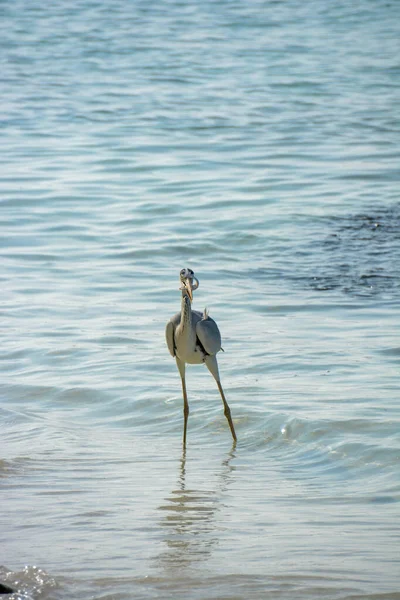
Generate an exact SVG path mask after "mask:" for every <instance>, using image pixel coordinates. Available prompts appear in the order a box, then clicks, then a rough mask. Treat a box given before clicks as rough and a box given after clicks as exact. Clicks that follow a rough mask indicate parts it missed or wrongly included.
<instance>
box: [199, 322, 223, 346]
mask: <svg viewBox="0 0 400 600" xmlns="http://www.w3.org/2000/svg"><path fill="white" fill-rule="evenodd" d="M196 335H197V337H198V338H199V340H200V343H201V345H202V346H203V348H204V350H205V351H206V352H207V354H217V352H219V351H220V350H221V334H220V332H219V329H218V325H217V324H216V322H215V321H214V319H212V318H211V317H208V316H207V317H206V318H202V319H200V320H199V321H198V322H197V324H196Z"/></svg>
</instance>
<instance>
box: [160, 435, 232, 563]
mask: <svg viewBox="0 0 400 600" xmlns="http://www.w3.org/2000/svg"><path fill="white" fill-rule="evenodd" d="M234 457H235V445H234V446H233V447H232V450H231V451H230V453H229V455H228V457H227V458H226V459H225V460H224V461H223V462H222V463H221V462H218V463H217V465H216V466H215V467H212V466H210V464H209V463H208V464H207V465H206V467H204V463H202V462H200V461H199V459H198V458H197V459H196V462H195V463H193V464H190V467H191V469H190V471H191V474H190V475H192V477H190V475H189V474H188V473H187V471H188V470H189V469H188V467H187V460H186V451H185V449H184V450H183V453H182V457H181V459H180V461H179V477H178V481H177V487H176V489H174V490H172V492H171V493H170V494H169V496H168V497H167V498H166V502H165V504H163V505H161V506H160V507H159V510H160V511H161V512H162V515H163V516H162V519H161V522H160V524H161V527H162V529H163V530H164V533H165V544H166V549H165V551H164V552H162V553H161V554H160V555H159V556H158V560H159V562H160V563H161V564H162V566H163V567H164V568H168V569H174V568H178V569H182V568H183V567H185V566H189V565H190V564H192V563H198V562H199V561H202V560H205V559H207V558H208V557H209V556H210V554H211V553H212V551H213V548H214V547H215V546H216V545H217V544H218V540H219V538H220V536H221V532H222V531H223V530H224V528H225V527H224V511H225V509H226V504H224V502H223V499H224V494H225V492H226V490H227V488H228V486H229V483H230V481H231V479H232V477H231V475H232V473H233V471H234V469H235V467H234V466H232V465H231V462H232V460H233V459H234ZM189 478H190V479H193V480H194V481H195V482H196V487H189V486H188V485H187V479H189ZM201 483H205V485H206V487H205V488H204V487H203V486H201V488H200V485H199V484H201ZM210 484H212V485H210Z"/></svg>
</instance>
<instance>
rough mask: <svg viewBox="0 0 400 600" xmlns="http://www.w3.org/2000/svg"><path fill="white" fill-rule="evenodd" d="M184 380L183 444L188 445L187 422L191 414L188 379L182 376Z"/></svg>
mask: <svg viewBox="0 0 400 600" xmlns="http://www.w3.org/2000/svg"><path fill="white" fill-rule="evenodd" d="M181 380H182V392H183V418H184V422H183V446H184V447H185V446H186V431H187V422H188V416H189V402H188V399H187V393H186V381H185V377H182V378H181Z"/></svg>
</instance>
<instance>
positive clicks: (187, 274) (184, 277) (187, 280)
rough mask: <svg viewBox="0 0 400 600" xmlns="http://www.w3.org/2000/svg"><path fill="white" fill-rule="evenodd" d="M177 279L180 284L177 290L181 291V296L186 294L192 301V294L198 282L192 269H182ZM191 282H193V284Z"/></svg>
mask: <svg viewBox="0 0 400 600" xmlns="http://www.w3.org/2000/svg"><path fill="white" fill-rule="evenodd" d="M179 279H180V282H181V284H182V285H181V287H180V288H179V289H180V290H182V294H187V295H188V296H189V298H190V300H191V301H192V300H193V292H194V291H195V290H197V288H198V287H199V280H198V279H197V277H195V276H194V273H193V271H192V269H182V270H181V272H180V273H179ZM193 281H195V283H194V284H193Z"/></svg>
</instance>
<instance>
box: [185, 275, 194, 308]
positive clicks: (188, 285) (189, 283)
mask: <svg viewBox="0 0 400 600" xmlns="http://www.w3.org/2000/svg"><path fill="white" fill-rule="evenodd" d="M185 288H186V291H187V293H188V296H189V298H190V302H192V301H193V288H192V280H191V279H189V278H188V279H185Z"/></svg>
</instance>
